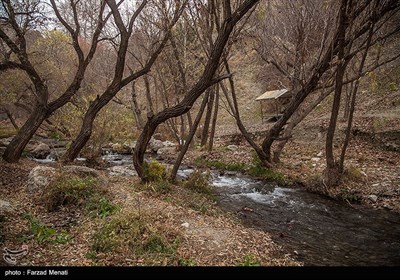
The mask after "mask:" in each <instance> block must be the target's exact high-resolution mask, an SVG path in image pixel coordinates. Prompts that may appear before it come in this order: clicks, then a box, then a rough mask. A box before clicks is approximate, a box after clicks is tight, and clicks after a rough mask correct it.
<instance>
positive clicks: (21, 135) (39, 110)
mask: <svg viewBox="0 0 400 280" xmlns="http://www.w3.org/2000/svg"><path fill="white" fill-rule="evenodd" d="M47 117H48V113H47V109H46V108H45V107H43V106H41V105H38V106H36V107H35V108H34V110H33V112H32V114H31V115H30V116H29V118H28V120H27V121H26V122H25V124H24V125H23V126H22V127H21V129H20V130H19V131H18V133H17V135H15V136H14V138H13V139H12V140H11V142H10V144H9V145H8V146H7V148H6V150H5V151H4V154H3V159H4V160H5V161H7V162H10V163H12V162H18V160H19V158H20V157H21V155H22V152H23V151H24V149H25V147H26V145H27V144H28V142H29V140H30V139H31V138H32V137H33V135H34V134H35V132H36V130H37V129H38V128H39V127H40V125H41V124H42V123H43V121H44V120H45V119H46V118H47Z"/></svg>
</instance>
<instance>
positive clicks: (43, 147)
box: [31, 143, 51, 159]
mask: <svg viewBox="0 0 400 280" xmlns="http://www.w3.org/2000/svg"><path fill="white" fill-rule="evenodd" d="M50 152H51V151H50V147H49V145H47V144H45V143H40V144H39V145H37V146H36V147H35V148H34V149H33V150H32V151H31V156H33V157H34V158H37V159H45V158H46V157H47V156H48V155H49V154H50Z"/></svg>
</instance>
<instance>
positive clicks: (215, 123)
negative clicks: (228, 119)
mask: <svg viewBox="0 0 400 280" xmlns="http://www.w3.org/2000/svg"><path fill="white" fill-rule="evenodd" d="M216 87H217V88H216V90H215V103H214V116H213V118H212V122H211V132H210V139H209V142H208V151H209V152H211V151H212V149H213V145H214V135H215V127H216V125H217V117H218V107H219V85H217V86H216Z"/></svg>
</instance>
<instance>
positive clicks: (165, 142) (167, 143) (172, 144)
mask: <svg viewBox="0 0 400 280" xmlns="http://www.w3.org/2000/svg"><path fill="white" fill-rule="evenodd" d="M162 144H163V145H164V147H175V146H176V144H175V143H172V142H171V141H168V140H167V141H164V142H162Z"/></svg>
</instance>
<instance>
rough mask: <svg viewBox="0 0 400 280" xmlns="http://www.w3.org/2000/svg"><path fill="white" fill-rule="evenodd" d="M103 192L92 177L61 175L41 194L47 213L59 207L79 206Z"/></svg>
mask: <svg viewBox="0 0 400 280" xmlns="http://www.w3.org/2000/svg"><path fill="white" fill-rule="evenodd" d="M101 192H103V193H104V192H105V190H104V189H101V188H100V187H99V186H98V185H97V179H96V178H93V177H90V176H89V177H83V178H81V177H79V176H77V175H72V174H68V175H67V174H61V175H60V176H58V177H56V178H55V179H54V180H53V181H52V182H51V183H50V184H49V186H48V187H47V189H46V190H45V191H44V193H43V197H42V199H43V201H44V204H45V206H46V208H47V210H49V211H54V210H57V209H58V208H59V207H61V206H66V205H76V206H80V205H82V204H83V203H85V202H87V200H88V198H90V197H92V196H93V195H95V194H98V193H101Z"/></svg>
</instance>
